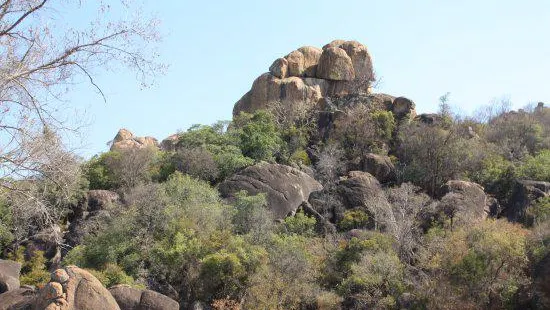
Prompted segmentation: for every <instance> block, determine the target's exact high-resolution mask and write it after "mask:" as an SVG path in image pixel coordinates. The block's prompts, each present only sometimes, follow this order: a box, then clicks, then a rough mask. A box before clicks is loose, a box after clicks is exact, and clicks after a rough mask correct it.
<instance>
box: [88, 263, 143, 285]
mask: <svg viewBox="0 0 550 310" xmlns="http://www.w3.org/2000/svg"><path fill="white" fill-rule="evenodd" d="M87 270H88V271H89V272H90V273H91V274H92V275H94V277H96V278H97V279H98V280H99V282H101V284H103V286H105V287H107V288H109V287H112V286H114V285H117V284H126V285H130V286H136V285H135V283H134V279H133V278H132V277H130V276H129V275H127V274H126V273H125V272H124V270H123V269H122V267H120V266H118V265H116V264H106V265H105V266H104V267H103V268H102V269H101V270H96V269H87ZM138 287H140V286H138Z"/></svg>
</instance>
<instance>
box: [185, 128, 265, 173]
mask: <svg viewBox="0 0 550 310" xmlns="http://www.w3.org/2000/svg"><path fill="white" fill-rule="evenodd" d="M227 127H228V124H227V123H225V122H219V123H217V124H214V125H212V126H205V125H194V126H192V127H191V128H189V130H187V132H185V133H181V134H180V137H179V141H178V144H177V150H180V151H181V150H187V152H189V150H203V153H204V152H207V153H208V155H206V153H204V156H206V157H207V161H209V162H210V163H209V166H208V169H209V170H210V171H211V172H210V173H209V174H208V178H202V179H211V178H214V179H215V182H218V181H222V180H224V179H225V178H227V177H228V176H231V175H233V174H234V173H235V172H236V171H238V170H239V169H242V168H244V167H246V166H249V165H251V164H253V162H254V161H253V159H251V158H248V157H246V156H244V155H243V152H242V151H241V149H240V148H239V145H240V139H239V133H238V132H236V131H235V130H227V129H226V128H227ZM204 156H194V157H193V156H192V159H194V161H193V163H192V165H194V166H201V167H205V163H201V162H200V160H201V158H202V157H204ZM182 159H183V160H188V158H185V157H183V158H182V157H181V156H178V155H177V154H176V155H175V157H174V160H175V163H176V164H178V163H180V165H181V163H182ZM212 161H213V163H212ZM202 170H204V169H202ZM181 171H183V172H186V170H181ZM212 171H215V173H212ZM191 174H192V175H194V176H199V177H200V175H197V174H196V173H191Z"/></svg>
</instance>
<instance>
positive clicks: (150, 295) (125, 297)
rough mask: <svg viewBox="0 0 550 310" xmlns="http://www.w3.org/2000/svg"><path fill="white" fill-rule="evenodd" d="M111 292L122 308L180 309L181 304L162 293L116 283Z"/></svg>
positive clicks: (138, 309)
mask: <svg viewBox="0 0 550 310" xmlns="http://www.w3.org/2000/svg"><path fill="white" fill-rule="evenodd" d="M109 292H110V293H111V295H112V296H113V298H114V299H115V300H116V301H117V303H118V305H119V307H120V309H121V310H178V309H179V307H180V306H179V304H178V303H177V302H176V301H175V300H173V299H171V298H168V297H166V296H164V295H162V294H160V293H157V292H154V291H151V290H140V289H136V288H132V287H130V286H128V285H115V286H113V287H111V288H109Z"/></svg>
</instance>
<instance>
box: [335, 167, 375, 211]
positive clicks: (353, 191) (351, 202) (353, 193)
mask: <svg viewBox="0 0 550 310" xmlns="http://www.w3.org/2000/svg"><path fill="white" fill-rule="evenodd" d="M337 191H338V193H339V194H340V196H341V199H342V202H343V204H344V206H345V208H346V209H354V208H359V207H367V204H368V203H371V202H374V201H376V199H379V198H381V197H383V190H382V186H381V185H380V182H378V180H377V179H376V178H375V177H374V176H373V175H372V174H370V173H368V172H364V171H351V172H349V173H348V175H347V176H345V177H343V178H341V179H340V181H339V182H338V186H337Z"/></svg>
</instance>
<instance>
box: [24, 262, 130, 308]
mask: <svg viewBox="0 0 550 310" xmlns="http://www.w3.org/2000/svg"><path fill="white" fill-rule="evenodd" d="M34 308H35V309H47V310H50V309H57V310H96V309H103V310H120V307H119V306H118V304H117V302H116V300H115V299H114V298H113V296H112V295H111V293H110V292H109V291H108V290H107V289H106V288H105V287H103V285H102V284H101V282H99V280H97V279H96V278H95V277H94V276H93V275H91V274H90V273H89V272H87V271H85V270H83V269H80V268H78V267H76V266H69V267H66V268H64V269H58V270H56V271H55V272H53V273H52V278H51V281H50V282H49V283H48V284H46V285H45V286H44V287H43V288H41V289H40V290H39V291H38V295H37V297H36V298H35V301H34Z"/></svg>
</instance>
